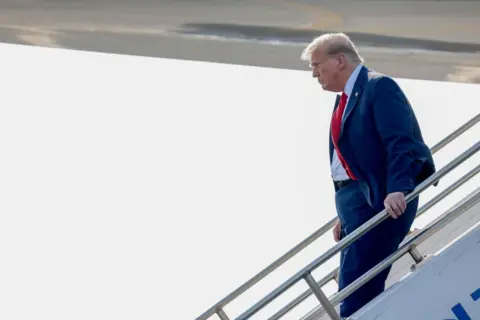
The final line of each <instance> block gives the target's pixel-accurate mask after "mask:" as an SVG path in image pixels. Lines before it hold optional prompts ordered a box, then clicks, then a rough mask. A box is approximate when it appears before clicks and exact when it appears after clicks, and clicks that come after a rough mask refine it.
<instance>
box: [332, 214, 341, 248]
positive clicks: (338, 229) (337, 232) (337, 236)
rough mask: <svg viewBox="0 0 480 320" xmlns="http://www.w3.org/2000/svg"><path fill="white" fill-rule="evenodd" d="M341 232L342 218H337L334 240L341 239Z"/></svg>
mask: <svg viewBox="0 0 480 320" xmlns="http://www.w3.org/2000/svg"><path fill="white" fill-rule="evenodd" d="M341 233H342V223H341V222H340V219H337V223H335V226H334V227H333V240H335V242H338V241H340V238H341Z"/></svg>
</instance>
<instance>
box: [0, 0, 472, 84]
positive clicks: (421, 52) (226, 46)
mask: <svg viewBox="0 0 480 320" xmlns="http://www.w3.org/2000/svg"><path fill="white" fill-rule="evenodd" d="M479 17H480V1H447V0H445V1H426V0H425V1H421V0H418V1H406V0H397V1H393V0H390V1H381V0H371V1H367V0H348V1H347V0H346V1H332V0H324V1H320V0H316V1H315V0H303V1H302V0H296V1H293V0H244V1H235V0H158V1H155V0H136V1H133V0H116V1H114V0H63V1H61V0H3V1H2V2H1V3H0V41H1V42H7V43H17V44H28V45H37V46H48V47H59V48H69V49H78V50H89V51H101V52H112V53H121V54H134V55H142V56H153V57H163V58H174V59H187V60H200V61H211V62H221V63H229V64H243V65H255V66H265V67H273V68H286V69H299V70H308V65H307V64H306V63H305V62H303V61H300V54H301V51H302V49H303V48H304V47H305V45H306V44H307V43H308V42H309V41H310V40H311V39H312V38H313V37H315V36H317V35H320V34H322V33H324V32H330V31H342V32H346V33H347V34H349V35H350V36H351V37H352V39H353V40H354V41H355V43H356V44H357V45H358V46H359V48H360V52H361V54H362V55H363V56H364V58H365V59H366V61H367V64H368V66H369V67H371V68H374V69H378V70H379V71H381V72H384V73H388V74H391V75H393V76H395V77H404V78H413V79H427V80H443V81H459V82H472V83H480V34H479V33H478V30H480V19H479Z"/></svg>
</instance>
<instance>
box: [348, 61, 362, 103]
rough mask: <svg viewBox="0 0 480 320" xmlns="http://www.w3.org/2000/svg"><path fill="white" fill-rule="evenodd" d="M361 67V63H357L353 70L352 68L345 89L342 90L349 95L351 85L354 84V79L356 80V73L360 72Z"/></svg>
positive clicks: (351, 88)
mask: <svg viewBox="0 0 480 320" xmlns="http://www.w3.org/2000/svg"><path fill="white" fill-rule="evenodd" d="M361 69H362V64H359V65H358V66H357V67H356V68H355V70H353V72H352V74H351V75H350V77H349V78H348V81H347V84H346V85H345V89H344V90H343V92H345V94H346V95H347V96H348V97H350V95H351V94H352V91H353V87H354V86H355V81H357V78H358V74H359V73H360V70H361Z"/></svg>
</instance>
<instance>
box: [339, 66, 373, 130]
mask: <svg viewBox="0 0 480 320" xmlns="http://www.w3.org/2000/svg"><path fill="white" fill-rule="evenodd" d="M367 80H368V69H367V68H366V67H365V66H363V67H362V69H361V70H360V73H359V74H358V78H357V81H356V82H355V85H354V87H353V90H352V94H351V96H350V98H349V99H348V104H347V106H346V108H345V114H344V116H343V119H342V127H341V131H340V138H341V137H342V133H343V131H344V130H343V129H344V127H345V123H346V122H347V120H348V117H349V116H350V115H351V113H352V111H353V109H355V106H356V105H357V102H358V99H359V97H360V95H361V94H362V90H363V87H364V86H365V83H366V82H367Z"/></svg>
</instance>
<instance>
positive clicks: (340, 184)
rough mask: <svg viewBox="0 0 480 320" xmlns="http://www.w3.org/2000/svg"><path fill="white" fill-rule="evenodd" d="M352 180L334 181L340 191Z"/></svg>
mask: <svg viewBox="0 0 480 320" xmlns="http://www.w3.org/2000/svg"><path fill="white" fill-rule="evenodd" d="M352 181H353V180H352V179H348V180H340V181H334V183H335V185H336V186H337V188H338V189H342V188H344V187H346V186H347V185H348V184H350V182H352Z"/></svg>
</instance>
